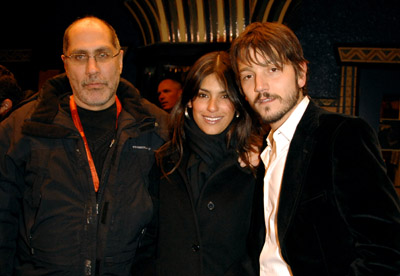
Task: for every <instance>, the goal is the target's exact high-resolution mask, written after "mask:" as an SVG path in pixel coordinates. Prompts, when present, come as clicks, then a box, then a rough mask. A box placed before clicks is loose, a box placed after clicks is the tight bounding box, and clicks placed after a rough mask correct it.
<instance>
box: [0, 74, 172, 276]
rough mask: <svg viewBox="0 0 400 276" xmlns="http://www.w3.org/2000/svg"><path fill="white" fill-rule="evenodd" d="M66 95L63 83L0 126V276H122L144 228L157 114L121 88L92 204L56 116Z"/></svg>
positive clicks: (64, 123) (66, 125)
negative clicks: (117, 112)
mask: <svg viewBox="0 0 400 276" xmlns="http://www.w3.org/2000/svg"><path fill="white" fill-rule="evenodd" d="M69 91H71V88H70V86H69V83H68V79H67V78H66V77H65V75H61V76H57V77H55V78H53V79H51V80H49V81H48V82H47V83H46V84H45V85H44V87H43V89H42V90H41V92H40V93H39V96H38V98H37V99H36V100H34V101H31V102H29V103H27V104H25V105H24V106H22V107H21V108H19V109H18V110H16V111H14V112H13V114H11V115H10V117H9V118H7V119H6V120H5V121H3V122H2V124H1V126H0V156H1V159H0V275H12V274H13V273H15V274H18V275H74V276H76V275H129V271H130V269H131V266H132V264H133V262H134V261H135V258H136V257H137V256H135V252H136V250H137V248H138V246H139V244H140V240H141V237H142V236H143V234H144V233H145V231H146V225H147V224H148V222H149V221H150V220H151V218H152V214H153V205H152V201H151V198H150V196H149V193H148V190H147V186H148V184H149V180H148V174H149V171H150V168H151V167H152V165H153V163H154V153H153V151H154V149H157V148H158V147H159V146H160V145H162V144H163V143H164V140H165V137H166V136H165V134H166V130H164V129H162V127H160V126H166V122H165V121H164V120H167V115H166V113H164V112H163V111H162V110H160V109H157V108H156V107H155V106H154V105H152V104H150V103H149V102H146V101H145V100H143V99H142V98H141V97H140V95H139V93H138V92H137V90H136V89H135V88H134V87H133V86H132V85H131V84H130V83H128V82H127V81H124V80H121V82H120V85H119V87H118V91H117V95H118V97H119V99H120V101H121V103H122V107H123V109H122V112H121V114H120V116H119V119H118V129H117V134H116V138H115V143H113V144H112V145H110V150H109V151H108V154H107V157H106V159H105V161H104V166H103V171H102V175H101V176H102V177H101V183H100V189H99V191H98V193H97V194H96V193H95V192H94V189H93V182H92V179H91V174H90V170H89V166H88V161H87V157H86V152H85V147H84V144H83V140H82V138H81V137H80V135H79V133H78V131H77V130H76V128H75V126H74V123H73V121H72V119H71V115H70V113H69V112H66V111H64V110H63V109H61V108H60V107H59V102H60V99H61V98H62V97H66V96H68V95H69V94H71V92H69ZM68 92H69V93H68ZM152 114H156V117H157V119H156V118H155V117H154V116H153V115H152ZM163 137H164V138H163Z"/></svg>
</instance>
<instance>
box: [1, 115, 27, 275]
mask: <svg viewBox="0 0 400 276" xmlns="http://www.w3.org/2000/svg"><path fill="white" fill-rule="evenodd" d="M11 132H12V130H11V129H10V128H7V125H6V124H5V123H4V121H3V122H2V124H1V125H0V156H1V158H0V275H12V274H13V266H14V256H15V251H16V243H17V242H16V241H17V236H18V220H19V214H20V210H21V206H20V202H21V189H20V188H19V186H18V185H17V184H18V183H20V182H21V181H22V180H21V179H22V177H21V175H20V172H19V170H18V169H17V165H16V164H15V162H14V161H13V160H12V158H11V157H10V155H9V152H10V151H11V149H12V147H13V144H11V143H10V140H11V136H12V135H11Z"/></svg>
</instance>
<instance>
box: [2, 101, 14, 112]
mask: <svg viewBox="0 0 400 276" xmlns="http://www.w3.org/2000/svg"><path fill="white" fill-rule="evenodd" d="M12 105H13V104H12V101H11V100H10V99H5V100H3V101H2V103H1V105H0V115H4V114H6V113H7V112H9V111H10V110H11V108H12Z"/></svg>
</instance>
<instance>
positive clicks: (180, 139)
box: [156, 51, 263, 176]
mask: <svg viewBox="0 0 400 276" xmlns="http://www.w3.org/2000/svg"><path fill="white" fill-rule="evenodd" d="M211 74H215V75H216V77H217V79H218V80H219V81H220V82H221V85H222V86H223V87H224V88H225V90H226V92H227V94H228V97H229V99H230V101H231V102H232V103H233V106H234V108H235V111H236V114H237V115H238V116H235V117H234V118H233V122H232V123H231V125H230V129H229V131H228V133H227V145H228V146H231V145H232V143H231V139H232V138H233V137H234V139H235V143H233V144H234V145H235V147H236V148H235V150H236V151H237V153H238V155H239V157H240V158H241V160H242V161H243V162H245V163H246V165H247V166H248V167H250V168H251V169H252V170H253V168H252V166H251V165H250V162H249V158H248V152H250V151H254V149H253V147H258V146H261V140H262V134H263V133H262V130H261V129H256V128H255V126H256V125H258V124H256V123H254V122H255V121H256V120H258V116H257V115H255V113H253V112H251V108H250V107H245V105H247V102H246V101H245V100H244V99H243V98H241V97H243V96H242V95H241V94H240V92H239V88H238V87H237V83H236V78H235V75H234V72H233V70H232V67H231V63H230V59H229V54H228V53H227V52H223V51H216V52H211V53H208V54H205V55H204V56H202V57H200V58H199V59H198V60H197V61H196V62H195V63H194V65H193V66H192V67H191V69H190V70H189V72H188V74H187V76H186V79H185V82H184V85H183V92H182V95H181V97H180V99H179V100H178V102H177V103H176V105H175V107H174V108H173V110H172V112H171V118H170V119H171V120H170V126H169V127H170V130H171V134H170V141H168V142H167V143H166V144H164V145H163V146H162V147H161V148H160V149H159V150H158V151H156V158H157V163H158V165H159V166H160V168H161V171H162V173H163V175H164V176H168V175H169V174H171V173H172V172H173V171H175V170H176V168H177V167H178V166H179V164H180V162H181V160H182V157H183V145H184V143H185V139H186V137H185V131H184V122H185V120H193V119H190V118H189V119H188V118H187V117H185V109H187V108H188V107H187V105H188V103H189V101H193V100H194V99H195V98H196V97H197V95H198V92H199V89H200V85H201V82H202V81H203V80H204V79H205V78H206V77H207V76H209V75H211ZM245 108H246V110H247V112H245V111H244V109H245ZM249 111H250V112H249ZM190 113H191V112H190ZM173 153H178V155H179V159H178V162H176V163H175V164H174V167H173V168H172V169H171V170H169V171H165V170H164V164H163V161H162V160H163V159H164V157H166V156H168V155H170V154H173ZM253 172H254V170H253Z"/></svg>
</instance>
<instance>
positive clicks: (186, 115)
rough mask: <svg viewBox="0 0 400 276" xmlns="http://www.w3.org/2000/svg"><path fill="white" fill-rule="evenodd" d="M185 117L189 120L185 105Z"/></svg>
mask: <svg viewBox="0 0 400 276" xmlns="http://www.w3.org/2000/svg"><path fill="white" fill-rule="evenodd" d="M185 117H186V118H188V119H189V120H190V116H189V112H188V110H187V106H185Z"/></svg>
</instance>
